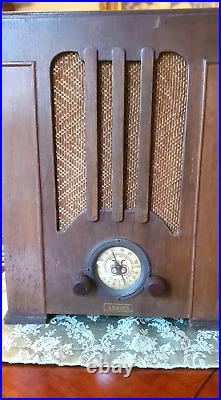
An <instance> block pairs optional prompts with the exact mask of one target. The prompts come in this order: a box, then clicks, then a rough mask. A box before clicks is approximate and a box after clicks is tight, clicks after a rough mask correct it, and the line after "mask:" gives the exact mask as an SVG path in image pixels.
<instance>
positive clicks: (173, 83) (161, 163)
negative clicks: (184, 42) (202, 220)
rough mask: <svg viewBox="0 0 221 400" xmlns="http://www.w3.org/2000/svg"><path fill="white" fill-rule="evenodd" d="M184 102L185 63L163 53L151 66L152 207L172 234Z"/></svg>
mask: <svg viewBox="0 0 221 400" xmlns="http://www.w3.org/2000/svg"><path fill="white" fill-rule="evenodd" d="M186 102H187V67H186V62H185V60H184V59H183V58H182V57H180V56H179V55H177V54H173V53H163V54H162V55H161V56H160V57H159V59H158V60H157V61H156V62H155V66H154V83H153V117H152V121H153V125H152V177H151V182H152V195H151V209H152V210H153V211H154V212H155V213H156V214H157V215H158V216H159V217H160V218H161V219H162V220H163V221H164V222H165V223H166V224H167V225H168V227H169V228H170V229H171V231H172V232H173V233H176V232H177V231H178V230H179V226H180V199H181V183H182V173H183V157H184V130H185V117H186Z"/></svg>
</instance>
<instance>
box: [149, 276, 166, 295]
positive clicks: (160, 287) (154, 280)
mask: <svg viewBox="0 0 221 400" xmlns="http://www.w3.org/2000/svg"><path fill="white" fill-rule="evenodd" d="M147 286H148V290H149V293H150V294H151V295H152V296H162V295H163V294H164V293H165V292H166V282H165V280H164V279H163V278H160V277H159V276H151V277H150V278H149V279H148V281H147Z"/></svg>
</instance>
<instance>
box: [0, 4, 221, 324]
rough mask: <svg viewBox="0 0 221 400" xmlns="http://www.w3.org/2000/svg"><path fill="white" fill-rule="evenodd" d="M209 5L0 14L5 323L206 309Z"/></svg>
mask: <svg viewBox="0 0 221 400" xmlns="http://www.w3.org/2000/svg"><path fill="white" fill-rule="evenodd" d="M217 20H218V12H217V10H186V11H161V12H157V11H151V12H122V13H117V12H113V13H105V12H99V13H93V12H91V13H45V14H44V13H35V14H15V15H12V14H7V15H4V16H3V218H4V238H3V240H4V246H5V258H6V279H7V290H8V301H9V310H8V314H7V316H6V322H8V323H15V322H38V321H45V319H46V317H47V316H49V315H50V314H55V313H70V314H110V315H137V316H163V317H181V318H189V319H191V321H192V322H193V323H194V322H196V321H198V320H200V321H203V320H207V321H212V320H216V319H217V115H218V114H217V109H218V105H217V86H218V78H217V71H218V56H217ZM123 254H124V256H123ZM99 263H100V264H99Z"/></svg>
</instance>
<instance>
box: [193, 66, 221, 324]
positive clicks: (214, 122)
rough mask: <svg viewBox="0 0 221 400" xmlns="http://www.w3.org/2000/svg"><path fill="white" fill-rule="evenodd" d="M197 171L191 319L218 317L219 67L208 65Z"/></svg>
mask: <svg viewBox="0 0 221 400" xmlns="http://www.w3.org/2000/svg"><path fill="white" fill-rule="evenodd" d="M205 90H206V93H205V118H204V134H203V143H202V160H201V172H200V189H199V210H198V227H197V239H196V263H195V278H194V297H193V318H196V319H204V320H205V319H208V320H216V319H217V318H218V311H217V306H218V248H217V245H218V201H217V200H218V65H217V64H208V66H207V82H206V88H205Z"/></svg>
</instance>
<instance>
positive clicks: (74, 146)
mask: <svg viewBox="0 0 221 400" xmlns="http://www.w3.org/2000/svg"><path fill="white" fill-rule="evenodd" d="M52 90H53V117H54V136H55V149H56V151H55V153H56V179H57V208H58V210H57V211H58V229H62V230H65V229H66V228H67V227H68V226H69V224H70V222H71V221H72V220H73V219H74V218H75V217H76V216H77V215H78V214H80V212H81V211H83V210H85V209H86V154H85V110H84V107H85V105H84V63H83V61H81V59H80V57H79V55H78V54H77V53H71V52H68V53H62V54H60V55H58V56H57V57H56V58H55V60H54V62H53V65H52Z"/></svg>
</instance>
